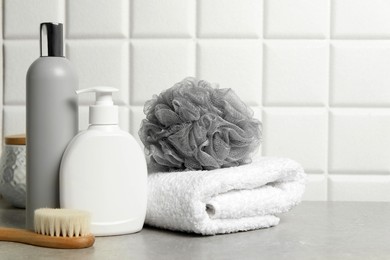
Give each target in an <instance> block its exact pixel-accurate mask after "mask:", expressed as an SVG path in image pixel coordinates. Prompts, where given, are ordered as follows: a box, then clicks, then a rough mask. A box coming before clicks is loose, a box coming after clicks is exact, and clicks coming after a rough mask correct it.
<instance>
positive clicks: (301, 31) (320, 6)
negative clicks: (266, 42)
mask: <svg viewBox="0 0 390 260" xmlns="http://www.w3.org/2000/svg"><path fill="white" fill-rule="evenodd" d="M264 1H265V5H264V9H265V10H264V13H265V25H264V31H265V32H264V37H266V38H304V39H306V38H326V37H327V35H328V31H329V30H328V27H329V18H328V17H329V0H294V1H290V0H264Z"/></svg>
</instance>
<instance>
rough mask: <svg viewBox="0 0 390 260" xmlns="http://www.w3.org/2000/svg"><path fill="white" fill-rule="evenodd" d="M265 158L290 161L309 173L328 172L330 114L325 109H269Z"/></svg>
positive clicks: (264, 135)
mask: <svg viewBox="0 0 390 260" xmlns="http://www.w3.org/2000/svg"><path fill="white" fill-rule="evenodd" d="M263 129H264V130H263V138H264V143H263V155H264V156H278V157H288V158H291V159H293V160H296V161H297V162H298V163H300V164H301V165H302V166H303V167H304V169H305V171H306V172H312V173H322V172H324V171H325V168H326V160H327V158H326V155H327V151H326V149H327V111H326V109H322V108H312V109H303V108H266V109H265V110H264V114H263Z"/></svg>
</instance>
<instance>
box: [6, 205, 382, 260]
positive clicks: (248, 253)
mask: <svg viewBox="0 0 390 260" xmlns="http://www.w3.org/2000/svg"><path fill="white" fill-rule="evenodd" d="M24 219H25V217H24V210H22V209H15V208H12V207H10V206H9V205H7V204H6V203H4V202H1V201H0V225H1V226H7V227H19V228H20V227H23V226H24ZM0 259H1V260H3V259H29V260H32V259H72V260H75V259H83V260H88V259H115V260H117V259H390V203H379V202H376V203H375V202H303V203H302V204H300V205H299V206H297V207H296V208H294V209H293V210H292V211H290V212H288V213H285V214H283V215H281V221H280V224H279V225H278V226H276V227H273V228H268V229H262V230H256V231H249V232H240V233H235V234H227V235H217V236H199V235H194V234H186V233H180V232H172V231H165V230H159V229H154V228H150V227H145V228H144V229H143V230H142V231H141V232H140V233H137V234H132V235H125V236H113V237H101V238H97V239H96V242H95V245H94V246H93V247H91V248H87V249H77V250H66V249H61V250H60V249H49V248H40V247H34V246H29V245H23V244H17V243H12V242H0Z"/></svg>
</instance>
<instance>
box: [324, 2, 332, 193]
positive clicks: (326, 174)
mask: <svg viewBox="0 0 390 260" xmlns="http://www.w3.org/2000/svg"><path fill="white" fill-rule="evenodd" d="M332 1H333V0H329V1H328V11H329V14H328V19H329V20H328V32H327V36H328V37H327V41H328V44H327V45H328V88H327V102H326V110H327V117H326V118H327V122H326V123H327V135H326V164H325V176H324V177H325V181H326V201H329V200H330V198H331V195H330V183H329V165H330V158H331V156H330V146H331V144H330V140H331V136H330V135H331V115H330V99H331V88H332V86H331V85H332V49H331V35H332V23H333V21H332V17H333V8H332V6H333V4H332Z"/></svg>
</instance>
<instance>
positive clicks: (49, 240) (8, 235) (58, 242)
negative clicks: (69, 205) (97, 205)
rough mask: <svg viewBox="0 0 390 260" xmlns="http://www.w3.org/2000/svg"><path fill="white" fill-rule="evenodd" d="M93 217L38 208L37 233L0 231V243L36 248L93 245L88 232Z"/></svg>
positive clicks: (66, 211)
mask: <svg viewBox="0 0 390 260" xmlns="http://www.w3.org/2000/svg"><path fill="white" fill-rule="evenodd" d="M90 222H91V218H90V215H89V213H88V212H86V211H81V210H74V209H48V208H44V209H37V210H35V213H34V225H35V232H36V233H34V232H32V231H28V230H24V229H16V228H3V227H1V228H0V241H10V242H19V243H24V244H29V245H34V246H42V247H50V248H63V249H77V248H87V247H90V246H92V245H93V243H94V242H95V237H94V236H93V235H92V234H90V233H89V226H90Z"/></svg>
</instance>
